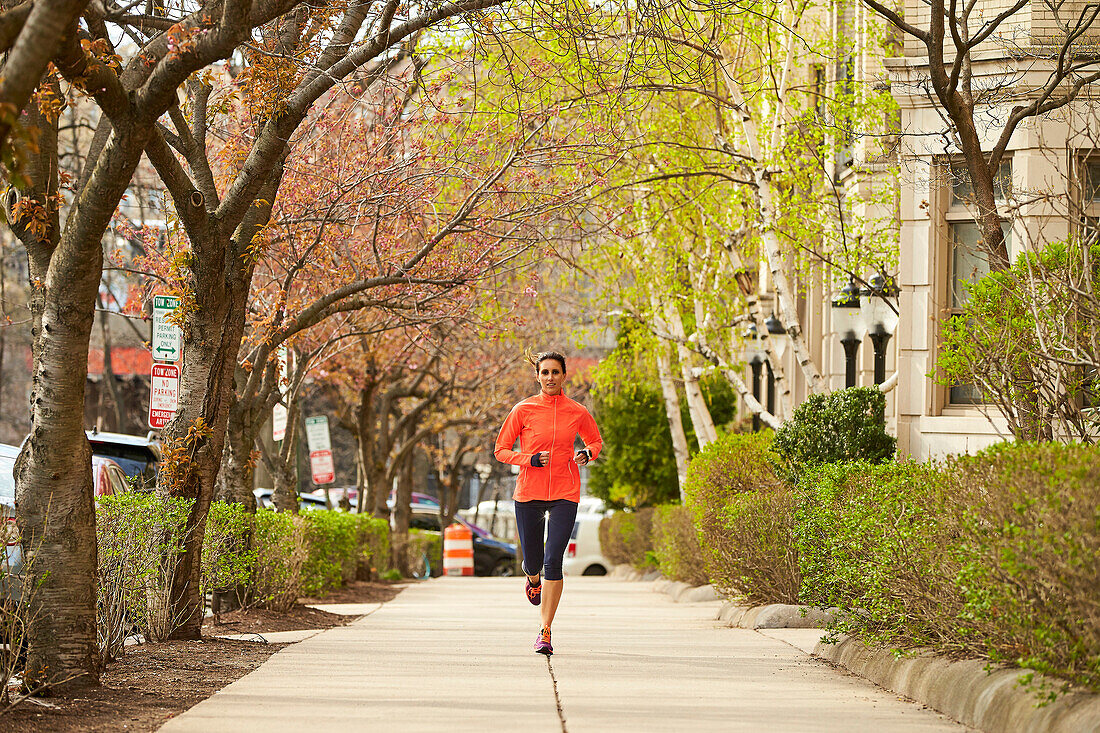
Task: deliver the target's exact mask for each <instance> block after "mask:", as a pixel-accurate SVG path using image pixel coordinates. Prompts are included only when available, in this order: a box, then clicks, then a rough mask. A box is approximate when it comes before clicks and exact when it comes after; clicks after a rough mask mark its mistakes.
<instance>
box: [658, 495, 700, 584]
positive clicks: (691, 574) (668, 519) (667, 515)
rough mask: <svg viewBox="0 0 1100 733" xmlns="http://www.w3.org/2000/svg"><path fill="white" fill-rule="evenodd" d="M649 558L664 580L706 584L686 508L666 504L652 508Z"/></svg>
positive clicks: (688, 512)
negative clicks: (651, 551) (651, 547)
mask: <svg viewBox="0 0 1100 733" xmlns="http://www.w3.org/2000/svg"><path fill="white" fill-rule="evenodd" d="M653 556H654V557H655V558H656V560H657V566H658V567H659V568H660V570H661V573H662V574H663V575H664V576H665V577H666V578H670V579H672V580H681V581H683V582H685V583H691V584H692V585H704V584H705V583H706V582H707V572H706V567H705V561H704V559H703V551H702V549H701V548H700V547H699V536H698V533H697V532H696V531H695V525H694V524H693V523H692V521H691V512H690V511H689V510H688V509H687V507H683V506H680V505H679V504H667V505H665V506H659V507H656V508H655V511H654V515H653Z"/></svg>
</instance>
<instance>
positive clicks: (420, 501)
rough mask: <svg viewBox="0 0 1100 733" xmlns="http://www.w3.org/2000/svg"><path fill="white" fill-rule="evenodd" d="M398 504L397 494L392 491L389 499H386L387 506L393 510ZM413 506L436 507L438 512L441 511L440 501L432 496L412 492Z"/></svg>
mask: <svg viewBox="0 0 1100 733" xmlns="http://www.w3.org/2000/svg"><path fill="white" fill-rule="evenodd" d="M396 503H397V492H396V491H391V492H390V495H389V498H387V499H386V506H388V507H389V508H390V509H393V507H394V504H396ZM411 503H412V505H413V506H417V505H419V506H427V507H434V508H435V509H436V510H437V511H438V509H439V499H436V498H435V497H434V496H432V495H431V494H421V493H420V492H419V491H414V492H412V502H411Z"/></svg>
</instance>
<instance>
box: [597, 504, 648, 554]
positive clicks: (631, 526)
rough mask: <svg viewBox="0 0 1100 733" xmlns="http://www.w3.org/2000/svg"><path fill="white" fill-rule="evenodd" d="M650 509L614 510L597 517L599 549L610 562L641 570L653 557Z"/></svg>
mask: <svg viewBox="0 0 1100 733" xmlns="http://www.w3.org/2000/svg"><path fill="white" fill-rule="evenodd" d="M652 532H653V508H652V507H647V508H645V509H639V510H638V511H634V512H615V513H614V514H612V515H611V516H610V517H605V518H604V519H602V520H600V549H601V551H602V552H603V554H604V557H606V558H607V559H608V560H610V561H611V562H613V563H615V564H616V565H618V564H623V563H625V564H627V565H633V566H634V567H636V568H638V569H642V568H644V567H646V566H647V565H649V566H653V565H655V564H656V562H655V560H654V559H653V537H652Z"/></svg>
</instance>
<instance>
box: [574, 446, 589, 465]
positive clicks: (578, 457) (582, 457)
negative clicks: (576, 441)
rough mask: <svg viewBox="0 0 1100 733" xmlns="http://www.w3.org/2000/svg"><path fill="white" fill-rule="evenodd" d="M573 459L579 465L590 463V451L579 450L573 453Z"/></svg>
mask: <svg viewBox="0 0 1100 733" xmlns="http://www.w3.org/2000/svg"><path fill="white" fill-rule="evenodd" d="M573 461H574V462H575V463H576V464H577V465H578V466H586V465H588V451H584V450H579V451H577V452H576V453H575V454H574V455H573Z"/></svg>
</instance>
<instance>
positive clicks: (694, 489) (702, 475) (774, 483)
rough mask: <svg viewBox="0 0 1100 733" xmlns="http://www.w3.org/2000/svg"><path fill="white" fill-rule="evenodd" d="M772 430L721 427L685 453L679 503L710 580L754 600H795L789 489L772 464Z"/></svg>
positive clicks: (795, 557) (796, 585)
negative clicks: (723, 432) (711, 439)
mask: <svg viewBox="0 0 1100 733" xmlns="http://www.w3.org/2000/svg"><path fill="white" fill-rule="evenodd" d="M771 445H772V435H771V433H728V434H726V435H723V436H721V437H719V439H718V440H716V441H714V442H713V443H711V444H710V445H708V446H707V447H706V448H704V449H703V450H702V451H700V452H699V453H698V454H697V455H696V456H695V458H693V459H692V461H691V463H690V464H689V466H688V476H687V482H686V484H685V485H684V501H685V504H686V505H687V507H688V508H689V509H690V510H691V513H692V516H693V518H694V521H695V526H696V528H697V529H698V531H699V538H700V544H701V546H702V553H703V557H704V559H705V565H706V573H707V577H708V578H709V579H710V581H711V582H712V583H713V584H714V585H715V586H716V587H717V588H718V589H719V590H721V591H723V592H725V593H726V594H727V595H731V596H743V597H745V598H746V599H748V600H749V601H752V602H755V603H796V602H797V601H798V591H799V588H800V586H801V574H800V572H799V567H798V553H797V549H796V547H795V536H794V526H793V517H792V512H791V509H792V507H793V504H794V492H793V491H792V490H791V489H790V487H788V486H787V485H786V484H785V483H784V482H783V481H782V480H781V479H780V478H779V477H778V476H777V475H776V473H775V470H774V469H773V467H772V463H771V460H772V458H771V457H772V454H771V452H770V451H771Z"/></svg>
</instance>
